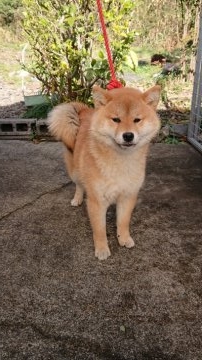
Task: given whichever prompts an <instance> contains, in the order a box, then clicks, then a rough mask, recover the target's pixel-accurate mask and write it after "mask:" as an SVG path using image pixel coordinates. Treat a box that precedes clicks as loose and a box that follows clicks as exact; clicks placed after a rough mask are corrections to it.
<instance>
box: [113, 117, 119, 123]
mask: <svg viewBox="0 0 202 360" xmlns="http://www.w3.org/2000/svg"><path fill="white" fill-rule="evenodd" d="M112 120H113V121H114V122H116V123H120V122H121V119H119V118H118V117H115V118H112Z"/></svg>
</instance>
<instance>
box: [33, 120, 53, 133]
mask: <svg viewBox="0 0 202 360" xmlns="http://www.w3.org/2000/svg"><path fill="white" fill-rule="evenodd" d="M36 134H37V135H39V136H47V135H50V134H49V133H48V125H47V119H39V120H37V121H36Z"/></svg>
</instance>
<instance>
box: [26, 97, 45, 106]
mask: <svg viewBox="0 0 202 360" xmlns="http://www.w3.org/2000/svg"><path fill="white" fill-rule="evenodd" d="M24 102H25V105H26V106H34V105H40V104H46V103H48V102H49V98H48V96H47V95H42V94H40V95H29V96H28V95H24Z"/></svg>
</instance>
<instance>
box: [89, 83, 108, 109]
mask: <svg viewBox="0 0 202 360" xmlns="http://www.w3.org/2000/svg"><path fill="white" fill-rule="evenodd" d="M92 93H93V101H94V106H95V108H99V107H100V106H103V105H106V104H107V103H108V101H109V100H110V99H111V96H110V95H109V91H108V90H104V89H102V88H101V87H100V86H97V85H94V86H93V89H92Z"/></svg>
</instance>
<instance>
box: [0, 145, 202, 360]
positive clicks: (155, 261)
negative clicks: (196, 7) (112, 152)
mask: <svg viewBox="0 0 202 360" xmlns="http://www.w3.org/2000/svg"><path fill="white" fill-rule="evenodd" d="M61 154H62V145H61V144H60V143H54V142H44V143H40V144H38V145H34V144H33V143H31V142H25V141H3V140H1V141H0V218H1V221H0V226H1V228H0V231H1V233H0V236H1V249H2V253H3V257H2V261H1V264H0V272H1V280H2V285H1V334H0V339H1V341H2V342H3V347H2V348H1V350H0V351H1V354H0V358H1V359H2V360H11V359H16V360H29V359H32V360H39V359H40V360H46V359H47V360H73V359H75V360H87V359H89V360H94V359H95V360H98V359H103V360H111V359H114V360H124V359H126V360H201V359H202V282H201V281H202V274H201V267H202V226H201V224H202V215H201V214H202V156H201V155H200V154H199V153H198V152H197V151H195V150H194V149H193V148H192V147H191V146H189V145H186V144H183V145H179V146H172V145H164V144H157V145H154V146H152V148H151V155H150V157H149V161H148V168H147V178H146V182H145V186H144V188H143V189H142V191H141V193H140V196H139V202H138V206H137V209H136V211H134V215H133V218H132V223H131V230H132V234H133V236H134V238H135V240H136V245H135V247H134V248H133V249H131V250H128V249H122V248H120V247H119V246H118V244H117V241H116V239H115V232H116V231H115V210H114V208H113V207H112V208H110V209H109V212H108V216H107V223H108V229H107V231H108V236H109V243H110V248H111V253H112V256H111V257H110V258H109V259H108V260H107V261H104V262H99V261H98V260H97V259H96V258H95V257H94V254H93V243H92V234H91V229H90V225H89V220H88V217H87V213H86V207H85V204H83V205H82V206H81V207H79V208H76V209H75V208H71V206H70V199H71V198H72V195H73V192H74V186H73V184H72V183H71V182H70V180H69V179H68V177H67V176H66V172H65V168H64V165H63V160H62V156H61Z"/></svg>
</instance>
